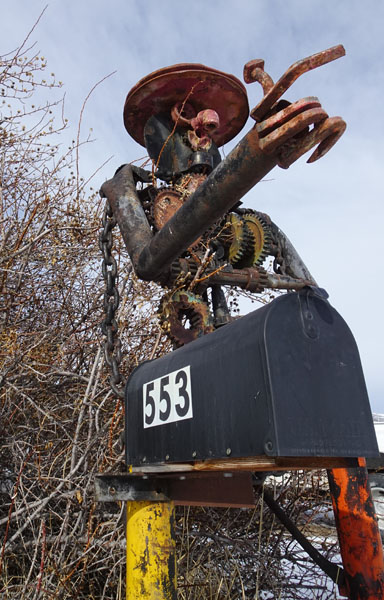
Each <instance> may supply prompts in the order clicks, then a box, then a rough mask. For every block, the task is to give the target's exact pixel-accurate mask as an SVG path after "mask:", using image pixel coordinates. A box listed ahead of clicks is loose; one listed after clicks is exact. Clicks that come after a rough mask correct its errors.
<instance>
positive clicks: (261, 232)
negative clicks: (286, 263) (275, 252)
mask: <svg viewBox="0 0 384 600" xmlns="http://www.w3.org/2000/svg"><path fill="white" fill-rule="evenodd" d="M243 222H244V223H245V225H246V227H247V228H248V230H249V231H250V232H251V234H252V238H253V239H252V244H251V245H250V246H249V247H248V250H249V252H247V253H246V257H247V260H246V261H244V264H242V267H255V266H257V265H261V264H262V263H263V262H264V259H265V258H266V257H267V256H268V254H269V251H270V243H271V234H270V229H269V227H268V225H267V223H266V222H265V221H264V220H263V219H262V218H261V217H260V216H259V215H257V214H256V213H248V214H245V215H243ZM245 263H246V264H245Z"/></svg>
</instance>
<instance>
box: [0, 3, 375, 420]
mask: <svg viewBox="0 0 384 600" xmlns="http://www.w3.org/2000/svg"><path fill="white" fill-rule="evenodd" d="M46 4H47V2H45V1H40V0H33V1H31V0H13V2H12V3H10V2H5V0H2V2H1V5H2V6H1V16H2V24H3V27H2V35H1V40H0V54H4V53H5V52H8V51H10V50H12V49H13V48H14V47H16V46H17V45H18V44H20V43H21V41H22V40H23V39H24V37H25V35H26V33H27V32H28V31H29V29H30V28H31V26H32V25H33V23H34V22H35V20H36V19H37V17H38V15H39V14H40V12H41V11H42V10H43V8H44V7H45V6H46ZM383 25H384V3H383V2H382V1H381V0H366V1H365V2H361V0H338V2H335V1H329V0H253V1H251V0H237V1H234V0H217V1H213V2H210V3H208V2H204V1H201V0H195V1H194V2H193V3H183V2H180V1H178V0H163V1H161V2H159V1H154V0H110V1H109V2H105V1H102V0H93V1H92V2H90V1H85V0H76V1H74V0H65V1H63V0H51V1H50V2H48V6H47V9H46V12H45V14H44V16H43V17H42V19H41V22H40V23H39V25H38V27H37V28H36V30H35V31H34V33H33V34H32V41H36V42H37V45H36V48H38V49H39V50H40V51H41V53H42V54H43V55H44V56H45V57H46V58H47V61H48V69H49V71H53V72H54V73H55V74H56V76H57V79H60V80H62V81H63V82H64V91H65V93H66V100H65V106H66V116H67V118H68V119H69V121H70V122H71V123H72V124H73V129H72V131H70V136H71V139H72V138H73V137H74V136H75V133H76V127H77V121H78V118H79V113H80V110H81V106H82V104H83V102H84V99H85V97H86V96H87V94H88V92H89V91H90V89H91V88H92V87H93V85H94V84H95V83H97V82H98V81H99V80H100V79H102V78H103V77H104V76H105V75H107V74H109V73H111V72H112V71H116V73H115V75H113V76H112V77H110V78H109V79H108V80H106V81H105V82H104V83H103V84H101V85H100V86H99V87H98V88H97V89H96V90H95V92H94V93H93V94H92V96H91V98H90V100H89V101H88V103H87V107H86V111H85V114H84V118H83V121H82V131H83V134H84V136H86V135H87V132H88V130H89V128H92V129H93V133H92V136H93V138H94V139H95V141H94V142H93V143H92V144H91V145H88V146H85V147H84V149H83V152H82V154H81V158H80V167H81V170H82V172H83V173H84V174H85V175H88V174H90V173H92V172H93V171H95V170H96V169H97V168H98V166H100V165H101V164H103V163H104V161H105V160H106V159H107V158H109V157H112V158H111V161H110V162H109V165H108V166H107V167H105V168H103V169H102V170H101V171H100V172H99V173H98V174H97V178H96V180H95V181H94V187H98V186H99V185H100V184H101V183H102V181H103V180H104V179H106V178H108V177H110V176H111V174H112V173H113V172H114V170H115V169H116V168H117V167H118V166H119V165H120V164H122V163H124V162H129V161H131V160H133V159H135V158H139V157H141V156H143V155H144V153H145V151H143V149H142V148H141V147H140V146H138V145H137V144H136V143H135V142H134V141H133V140H131V139H130V138H129V136H128V134H127V133H126V132H125V129H124V127H123V123H122V111H123V105H124V100H125V96H126V94H127V93H128V91H129V89H130V88H131V87H132V86H133V85H134V84H135V83H136V82H137V81H138V79H140V78H141V77H143V76H145V75H147V74H148V73H150V72H151V71H153V70H155V69H158V68H161V67H164V66H167V65H171V64H174V63H178V62H200V63H203V64H206V65H208V66H211V67H215V68H217V69H220V70H223V71H227V72H229V73H233V74H234V75H236V76H238V77H239V78H240V79H241V78H242V70H243V65H244V64H245V63H246V62H247V61H249V60H250V59H253V58H263V59H264V60H265V69H266V71H267V72H268V73H269V74H270V75H271V76H272V78H273V79H275V80H276V79H278V78H279V77H280V75H281V74H282V73H283V72H284V71H285V70H286V69H287V68H288V66H290V65H291V64H292V63H293V62H295V61H296V60H298V59H300V58H303V57H305V56H308V55H310V54H313V53H315V52H318V51H320V50H323V49H325V48H328V47H330V46H334V45H336V44H340V43H341V44H343V45H344V46H345V49H346V52H347V55H346V56H345V57H344V58H341V59H339V60H338V61H336V62H334V63H331V64H329V65H326V66H324V67H322V68H320V69H318V70H315V71H313V72H311V73H308V74H306V75H304V76H303V77H302V78H300V79H299V80H298V81H297V82H296V83H295V84H294V86H293V87H292V88H291V89H290V90H289V91H288V93H287V94H286V95H285V97H286V98H287V99H288V100H291V101H295V100H298V99H299V98H302V97H304V96H310V95H315V96H318V97H319V99H320V102H321V103H322V105H323V107H324V108H325V109H326V110H327V111H328V112H329V114H330V116H336V115H340V116H342V117H343V118H344V119H345V120H346V122H347V126H348V127H347V131H346V133H345V134H344V136H343V138H342V139H341V140H340V141H339V142H338V144H337V145H336V146H335V148H333V149H332V150H331V152H330V153H329V154H328V155H327V156H326V157H324V158H323V159H322V160H320V161H319V162H316V163H314V164H312V165H307V164H306V162H305V159H304V158H301V159H300V160H299V161H298V162H297V163H296V164H294V165H293V166H291V167H290V169H289V170H287V171H284V170H282V169H279V168H276V169H275V170H273V171H272V172H271V173H270V175H269V176H268V181H264V182H261V183H260V184H258V185H257V186H256V187H255V188H254V189H253V190H252V191H251V192H250V193H249V194H248V195H247V197H246V198H245V200H244V205H245V206H249V207H251V208H254V209H257V210H261V211H264V212H267V213H268V214H270V216H271V217H272V219H273V220H274V221H275V222H276V223H277V224H278V225H279V226H280V227H281V228H282V229H283V230H284V231H285V232H286V234H287V235H288V236H289V237H290V238H291V240H292V242H293V243H294V244H295V246H296V248H297V249H298V251H299V252H300V254H301V256H302V258H303V259H304V261H305V262H306V264H307V265H308V267H309V269H310V271H311V272H312V273H313V275H314V276H315V278H316V279H317V281H318V283H319V284H320V285H321V286H322V287H325V288H326V289H327V291H328V293H329V294H330V301H331V302H332V304H333V305H334V306H335V308H336V309H337V310H338V311H339V312H340V313H341V314H342V316H343V317H344V318H345V320H346V321H347V323H348V324H349V326H350V327H351V329H352V332H353V333H354V335H355V337H356V340H357V343H358V346H359V349H360V353H361V358H362V362H363V367H364V371H365V375H366V380H367V386H368V390H369V394H370V399H371V404H372V407H373V410H375V411H379V412H383V413H384V382H383V377H382V371H383V358H382V353H383V339H384V325H383V319H382V318H381V313H382V296H383V291H384V290H383V288H384V283H383V281H384V279H383V276H382V275H381V262H380V261H381V258H382V246H383V242H382V240H383V225H382V217H383V208H382V205H383V200H382V198H383V193H382V168H381V152H382V133H383V131H384V127H383V125H384V123H383V121H384V112H383V111H382V99H383V97H384V70H383V68H382V57H383V56H384V37H383V34H382V31H383ZM247 89H248V94H249V100H250V105H251V106H254V105H255V104H256V103H257V102H258V101H259V100H260V98H261V91H260V87H259V86H258V85H257V84H253V85H251V86H248V88H247ZM251 125H252V123H251V122H249V123H248V124H247V126H246V128H244V130H243V132H242V134H241V135H244V133H245V132H246V131H247V130H248V129H249V128H250V127H251ZM232 145H233V144H232V143H231V144H228V147H226V148H225V150H226V152H228V151H229V150H230V148H231V147H232Z"/></svg>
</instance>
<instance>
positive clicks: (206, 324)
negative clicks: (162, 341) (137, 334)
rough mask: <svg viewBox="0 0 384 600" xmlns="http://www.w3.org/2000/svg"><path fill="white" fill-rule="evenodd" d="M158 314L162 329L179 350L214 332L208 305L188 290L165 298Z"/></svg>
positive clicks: (179, 291)
mask: <svg viewBox="0 0 384 600" xmlns="http://www.w3.org/2000/svg"><path fill="white" fill-rule="evenodd" d="M158 313H159V315H160V325H161V328H162V329H163V331H164V332H165V333H166V334H167V335H168V337H170V338H171V340H172V341H173V342H174V344H175V346H176V347H177V348H180V347H181V346H184V344H188V343H189V342H192V341H193V340H195V339H196V338H198V337H201V336H202V335H206V334H207V333H211V332H212V331H213V330H214V327H213V322H212V318H211V315H210V313H209V309H208V305H207V304H206V303H205V302H204V300H203V299H202V298H201V297H200V296H197V295H196V294H192V293H191V292H189V291H188V290H178V291H177V292H175V293H174V294H172V295H171V296H165V297H164V298H163V300H162V301H161V303H160V306H159V310H158ZM188 325H189V327H188Z"/></svg>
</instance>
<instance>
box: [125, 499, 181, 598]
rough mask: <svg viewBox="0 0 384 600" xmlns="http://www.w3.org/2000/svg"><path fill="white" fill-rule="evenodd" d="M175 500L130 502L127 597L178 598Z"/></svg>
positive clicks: (128, 506) (128, 515) (128, 512)
mask: <svg viewBox="0 0 384 600" xmlns="http://www.w3.org/2000/svg"><path fill="white" fill-rule="evenodd" d="M174 517H175V512H174V504H173V503H172V502H127V593H126V598H127V600H137V599H138V598H140V599H142V600H176V555H175V533H174Z"/></svg>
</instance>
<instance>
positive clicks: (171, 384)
mask: <svg viewBox="0 0 384 600" xmlns="http://www.w3.org/2000/svg"><path fill="white" fill-rule="evenodd" d="M192 417H193V413H192V394H191V367H190V366H188V367H183V368H182V369H179V370H178V371H173V373H168V375H164V376H163V377H159V378H158V379H154V380H153V381H149V382H148V383H144V385H143V421H144V429H146V428H147V427H156V426H157V425H165V424H166V423H174V422H175V421H182V420H184V419H192Z"/></svg>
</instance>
